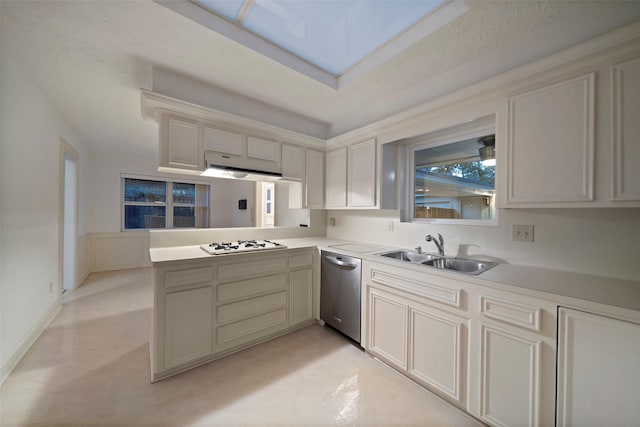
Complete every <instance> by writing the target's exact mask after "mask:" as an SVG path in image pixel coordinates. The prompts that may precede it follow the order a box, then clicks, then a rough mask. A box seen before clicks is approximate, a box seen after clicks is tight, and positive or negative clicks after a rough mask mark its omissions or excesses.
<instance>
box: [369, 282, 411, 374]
mask: <svg viewBox="0 0 640 427" xmlns="http://www.w3.org/2000/svg"><path fill="white" fill-rule="evenodd" d="M408 309H409V308H408V306H407V305H406V304H405V303H404V302H402V301H401V300H399V299H395V298H394V297H393V296H392V295H389V294H386V293H382V292H379V291H378V290H376V289H374V288H369V308H368V313H369V319H368V322H367V326H368V328H369V331H368V340H367V346H368V350H369V351H371V353H374V354H375V355H377V356H379V357H381V358H383V359H384V360H386V361H387V362H389V363H391V364H392V365H395V366H396V367H398V368H401V369H403V370H406V369H407V329H408V325H407V318H408Z"/></svg>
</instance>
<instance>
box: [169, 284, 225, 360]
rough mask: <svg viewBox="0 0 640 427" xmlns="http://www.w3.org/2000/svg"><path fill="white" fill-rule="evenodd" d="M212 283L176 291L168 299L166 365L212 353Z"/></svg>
mask: <svg viewBox="0 0 640 427" xmlns="http://www.w3.org/2000/svg"><path fill="white" fill-rule="evenodd" d="M212 313H213V290H212V288H211V286H206V287H202V288H197V289H190V290H185V291H180V292H173V293H170V294H167V295H166V298H165V319H166V329H165V349H166V352H165V363H166V366H167V368H171V367H173V366H177V365H180V364H181V363H184V362H189V361H191V360H196V359H198V358H201V357H204V356H207V355H208V354H209V353H210V352H211V328H212V325H211V317H212Z"/></svg>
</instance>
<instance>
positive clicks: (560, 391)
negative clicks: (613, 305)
mask: <svg viewBox="0 0 640 427" xmlns="http://www.w3.org/2000/svg"><path fill="white" fill-rule="evenodd" d="M558 312H559V314H558V316H559V321H558V386H557V396H558V397H557V425H558V426H581V427H582V426H587V427H589V426H604V425H607V426H631V425H637V424H638V420H640V405H638V397H637V389H638V384H640V369H638V361H639V360H640V324H637V323H631V322H627V321H623V320H619V319H614V318H611V317H606V316H601V315H597V314H592V313H588V312H584V311H579V310H574V309H569V308H564V307H561V308H560V309H559V310H558Z"/></svg>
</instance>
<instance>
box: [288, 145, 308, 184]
mask: <svg viewBox="0 0 640 427" xmlns="http://www.w3.org/2000/svg"><path fill="white" fill-rule="evenodd" d="M304 151H305V150H304V148H302V147H297V146H295V145H287V144H282V177H283V178H286V179H294V180H302V179H304V171H305V152H304Z"/></svg>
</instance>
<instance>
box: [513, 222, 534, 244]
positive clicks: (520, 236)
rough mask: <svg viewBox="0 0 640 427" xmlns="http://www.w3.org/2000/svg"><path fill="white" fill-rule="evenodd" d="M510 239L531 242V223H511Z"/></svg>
mask: <svg viewBox="0 0 640 427" xmlns="http://www.w3.org/2000/svg"><path fill="white" fill-rule="evenodd" d="M511 240H512V241H514V242H527V243H533V225H516V224H514V225H513V228H512V229H511Z"/></svg>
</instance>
